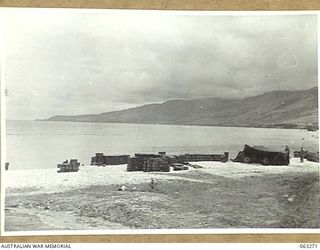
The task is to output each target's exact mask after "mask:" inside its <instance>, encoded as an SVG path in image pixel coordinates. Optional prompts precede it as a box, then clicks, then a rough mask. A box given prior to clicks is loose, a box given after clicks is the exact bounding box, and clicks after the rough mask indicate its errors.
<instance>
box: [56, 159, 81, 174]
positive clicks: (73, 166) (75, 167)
mask: <svg viewBox="0 0 320 250" xmlns="http://www.w3.org/2000/svg"><path fill="white" fill-rule="evenodd" d="M79 166H80V162H78V160H77V159H71V160H70V163H68V162H64V163H62V164H58V168H59V170H58V173H65V172H78V171H79Z"/></svg>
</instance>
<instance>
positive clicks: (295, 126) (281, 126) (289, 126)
mask: <svg viewBox="0 0 320 250" xmlns="http://www.w3.org/2000/svg"><path fill="white" fill-rule="evenodd" d="M30 121H37V122H80V123H81V122H83V123H107V124H109V123H110V124H117V123H120V124H143V125H176V126H201V127H226V128H230V127H234V128H274V129H303V130H307V129H308V128H309V127H310V126H308V125H298V124H274V125H263V126H258V125H257V126H254V125H248V126H245V125H235V124H230V125H228V124H226V125H223V124H174V123H142V122H139V123H138V122H136V123H133V122H102V121H81V120H80V121H75V120H50V119H35V120H30ZM313 126H318V125H317V124H316V125H313ZM316 131H318V130H316Z"/></svg>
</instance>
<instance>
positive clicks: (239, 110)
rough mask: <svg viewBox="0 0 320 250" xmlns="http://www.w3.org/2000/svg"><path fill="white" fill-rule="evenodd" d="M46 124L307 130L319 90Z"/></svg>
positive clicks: (169, 104)
mask: <svg viewBox="0 0 320 250" xmlns="http://www.w3.org/2000/svg"><path fill="white" fill-rule="evenodd" d="M46 121H70V122H105V123H141V124H176V125H206V126H241V127H283V128H305V127H306V126H307V124H309V125H310V124H313V125H317V124H318V88H317V87H314V88H311V89H308V90H300V91H272V92H267V93H264V94H262V95H257V96H252V97H247V98H243V99H233V100H230V99H221V98H205V99H193V100H180V99H177V100H170V101H166V102H164V103H160V104H158V103H157V104H146V105H143V106H139V107H135V108H129V109H125V110H120V111H113V112H105V113H101V114H87V115H72V116H69V115H57V116H53V117H50V118H49V119H46Z"/></svg>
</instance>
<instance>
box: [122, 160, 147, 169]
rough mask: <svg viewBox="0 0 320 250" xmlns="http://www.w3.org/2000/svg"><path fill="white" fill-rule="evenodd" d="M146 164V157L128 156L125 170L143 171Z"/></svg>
mask: <svg viewBox="0 0 320 250" xmlns="http://www.w3.org/2000/svg"><path fill="white" fill-rule="evenodd" d="M145 165H146V159H145V158H142V157H130V158H129V160H128V165H127V171H128V172H131V171H143V170H144V168H145Z"/></svg>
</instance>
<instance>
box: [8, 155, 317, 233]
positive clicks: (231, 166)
mask: <svg viewBox="0 0 320 250" xmlns="http://www.w3.org/2000/svg"><path fill="white" fill-rule="evenodd" d="M196 164H197V165H201V166H202V167H203V168H201V169H193V168H189V170H187V171H179V172H174V171H171V172H169V173H155V172H154V173H145V172H126V165H119V166H106V167H95V166H82V167H80V171H79V172H76V173H57V172H56V169H41V170H17V171H6V172H5V173H4V179H5V185H6V198H5V230H6V231H30V230H32V231H38V230H39V231H41V230H64V229H68V230H69V229H70V230H71V229H72V230H78V229H83V230H90V229H95V230H109V229H193V228H198V229H200V228H210V229H214V228H318V227H319V164H318V163H314V162H309V161H305V162H304V163H300V162H299V160H298V159H295V158H294V159H291V163H290V165H289V166H262V165H255V164H242V163H234V162H227V163H220V162H197V163H196ZM151 178H153V179H154V180H155V181H156V185H155V187H154V188H152V187H151V185H150V182H151ZM121 186H125V187H126V189H125V191H119V188H120V187H121Z"/></svg>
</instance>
